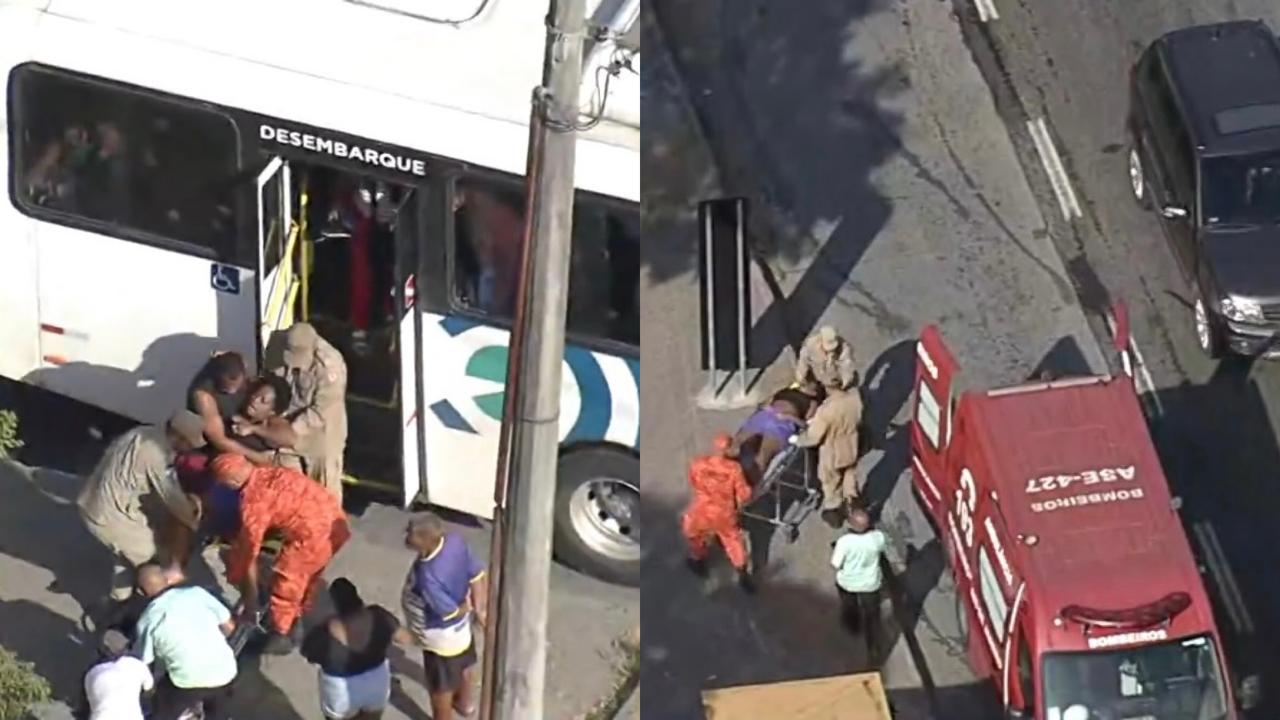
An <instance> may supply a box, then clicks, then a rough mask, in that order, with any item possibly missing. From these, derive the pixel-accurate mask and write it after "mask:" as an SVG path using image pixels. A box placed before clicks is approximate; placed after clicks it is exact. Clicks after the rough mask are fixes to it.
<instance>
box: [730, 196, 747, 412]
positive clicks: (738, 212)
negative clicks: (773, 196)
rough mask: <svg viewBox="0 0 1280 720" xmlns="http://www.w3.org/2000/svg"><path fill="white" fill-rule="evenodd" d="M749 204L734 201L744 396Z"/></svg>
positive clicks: (744, 392)
mask: <svg viewBox="0 0 1280 720" xmlns="http://www.w3.org/2000/svg"><path fill="white" fill-rule="evenodd" d="M746 204H747V201H746V200H743V199H742V198H739V199H737V200H735V201H734V203H733V212H734V218H735V219H736V220H737V223H735V225H736V228H735V231H736V239H737V243H736V244H735V245H734V251H735V252H736V253H737V263H738V387H739V388H741V392H742V396H743V397H746V395H747V302H746V298H747V268H746V265H747V263H746V257H745V256H746V247H745V246H744V244H745V242H746V238H745V237H744V234H745V233H744V231H743V228H742V222H743V215H744V213H743V212H742V209H743V206H745V205H746Z"/></svg>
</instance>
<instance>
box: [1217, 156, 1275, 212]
mask: <svg viewBox="0 0 1280 720" xmlns="http://www.w3.org/2000/svg"><path fill="white" fill-rule="evenodd" d="M1202 167H1203V169H1204V183H1203V185H1204V217H1205V224H1206V225H1214V226H1225V225H1268V224H1275V223H1277V222H1280V152H1268V153H1256V154H1253V155H1240V156H1228V157H1210V158H1205V160H1204V163H1203V165H1202Z"/></svg>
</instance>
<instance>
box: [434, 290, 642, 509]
mask: <svg viewBox="0 0 1280 720" xmlns="http://www.w3.org/2000/svg"><path fill="white" fill-rule="evenodd" d="M509 340H510V333H509V332H508V331H506V330H504V329H500V328H495V327H490V326H487V325H484V324H481V323H478V322H476V321H474V320H470V319H466V318H462V317H457V316H442V315H438V314H435V313H429V312H428V313H424V314H423V317H422V357H423V362H422V384H423V398H424V403H425V406H424V407H423V409H422V414H423V416H424V417H425V418H426V443H427V453H426V455H427V473H426V474H427V492H426V501H427V502H428V503H431V504H433V505H440V506H442V507H447V508H450V509H453V510H458V511H461V512H465V513H469V514H472V515H477V516H480V517H484V518H490V517H492V516H493V483H494V474H495V472H496V471H497V450H498V434H499V431H500V429H501V421H502V401H503V389H504V385H505V382H506V371H507V356H508V347H507V343H508V342H509ZM638 377H639V364H638V363H637V362H635V361H631V360H624V359H622V358H617V357H612V356H608V355H603V354H601V353H596V352H591V351H587V350H584V349H581V348H578V347H574V346H569V347H568V348H567V349H566V352H565V362H564V364H563V365H562V366H561V382H560V441H561V442H562V443H563V442H566V441H569V442H586V443H592V442H602V443H609V444H616V445H620V446H623V447H631V448H634V447H635V446H636V443H637V442H638V439H639V428H640V425H639V412H638V410H637V409H636V408H637V407H638V405H639V391H638V387H639V383H638Z"/></svg>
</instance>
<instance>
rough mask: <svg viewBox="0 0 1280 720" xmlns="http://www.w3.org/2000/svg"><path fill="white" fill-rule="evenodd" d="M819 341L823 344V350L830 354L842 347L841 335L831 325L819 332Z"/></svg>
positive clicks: (825, 326)
mask: <svg viewBox="0 0 1280 720" xmlns="http://www.w3.org/2000/svg"><path fill="white" fill-rule="evenodd" d="M818 340H819V341H820V342H821V343H822V349H823V350H827V351H828V352H829V351H832V350H835V349H836V348H838V347H840V333H838V332H836V329H835V328H833V327H831V326H830V325H823V326H822V327H821V328H820V329H819V330H818Z"/></svg>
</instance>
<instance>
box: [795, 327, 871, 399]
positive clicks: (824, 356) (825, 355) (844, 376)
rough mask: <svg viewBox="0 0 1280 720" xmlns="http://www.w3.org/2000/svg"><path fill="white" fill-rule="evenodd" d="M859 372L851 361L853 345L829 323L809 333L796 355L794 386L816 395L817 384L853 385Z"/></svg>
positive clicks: (818, 385)
mask: <svg viewBox="0 0 1280 720" xmlns="http://www.w3.org/2000/svg"><path fill="white" fill-rule="evenodd" d="M857 378H858V373H857V369H856V368H855V366H854V361H853V346H852V345H850V344H849V341H848V340H845V339H844V338H842V337H840V333H838V332H836V329H835V328H833V327H831V326H830V325H824V326H822V327H821V328H820V329H819V330H818V332H816V333H814V334H813V335H810V336H809V337H808V338H807V339H806V340H805V341H804V345H801V346H800V353H799V355H798V356H797V357H796V386H797V387H800V388H805V389H807V390H808V391H809V394H810V395H815V394H817V393H818V392H819V391H820V388H827V387H831V386H832V385H838V386H840V387H841V388H845V389H848V388H850V387H853V384H854V381H855V380H857Z"/></svg>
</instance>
